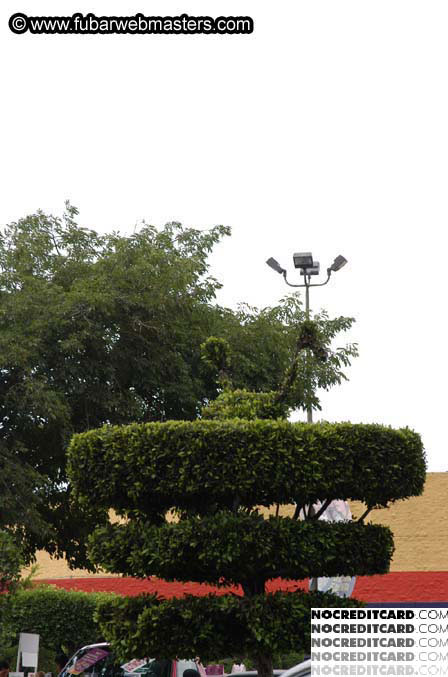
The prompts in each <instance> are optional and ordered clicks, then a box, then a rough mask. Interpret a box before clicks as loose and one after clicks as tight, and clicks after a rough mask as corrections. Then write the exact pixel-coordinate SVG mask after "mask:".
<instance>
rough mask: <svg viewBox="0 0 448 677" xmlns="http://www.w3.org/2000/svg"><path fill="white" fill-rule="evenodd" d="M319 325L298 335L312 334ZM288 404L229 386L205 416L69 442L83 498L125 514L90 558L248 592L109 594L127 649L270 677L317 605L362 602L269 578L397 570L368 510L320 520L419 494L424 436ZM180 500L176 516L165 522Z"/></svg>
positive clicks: (93, 542)
mask: <svg viewBox="0 0 448 677" xmlns="http://www.w3.org/2000/svg"><path fill="white" fill-rule="evenodd" d="M315 330H316V327H314V329H311V327H308V329H307V330H306V331H305V332H304V334H302V340H303V339H304V338H305V337H308V339H310V337H312V336H314V338H316V336H317V334H316V331H315ZM308 339H307V340H308ZM315 347H318V346H315ZM317 352H318V353H319V351H317ZM218 354H219V356H220V358H222V354H221V352H220V351H218ZM221 363H222V360H221ZM285 406H286V405H285V404H284V402H282V401H281V399H280V398H278V397H276V393H275V392H270V393H255V394H254V393H246V394H245V393H244V392H242V391H241V390H236V391H235V392H233V393H232V392H230V391H228V390H227V391H224V392H223V393H222V395H220V396H219V398H218V401H217V402H216V403H212V404H211V405H210V407H209V409H208V411H207V409H206V410H204V416H203V418H202V420H199V421H191V422H188V421H167V422H164V423H147V424H138V423H136V424H132V425H130V426H104V427H103V428H100V429H97V430H91V431H89V432H86V433H83V434H78V435H76V436H74V438H73V439H72V442H71V444H70V449H69V475H70V478H71V481H72V483H73V486H74V488H75V493H76V497H77V500H78V501H79V503H80V504H81V505H84V504H87V503H89V504H90V503H91V502H92V501H93V502H94V503H95V505H96V506H97V507H98V509H110V508H113V509H114V510H115V511H117V512H118V513H119V514H120V515H121V516H122V517H123V518H124V519H123V521H122V522H121V523H115V524H107V525H104V526H102V527H99V528H97V529H96V530H95V531H94V533H93V535H92V536H91V537H90V540H89V547H90V554H91V557H92V559H93V560H94V561H95V562H97V563H98V564H101V566H103V567H104V568H105V569H107V570H109V571H111V572H115V573H122V574H126V575H131V576H140V577H146V576H149V575H155V576H157V577H160V578H163V579H165V580H177V581H184V582H185V581H197V582H200V583H210V584H214V585H217V586H220V587H224V588H225V587H227V586H229V585H234V584H236V585H240V586H241V589H242V593H243V595H242V596H238V595H234V594H224V595H222V596H217V595H209V596H207V597H200V598H196V597H192V596H188V597H186V598H184V599H174V600H169V601H166V600H163V599H159V598H157V597H156V596H142V597H140V598H137V599H132V600H126V599H120V600H114V601H112V602H107V603H104V604H103V605H101V606H100V608H99V622H100V627H101V629H102V631H103V633H104V635H105V636H106V638H107V639H109V640H110V641H111V642H112V643H113V645H114V647H115V649H116V650H117V652H118V653H119V655H121V656H122V657H123V658H124V657H125V656H126V655H151V656H156V657H160V658H168V657H170V656H173V655H186V656H188V655H190V656H191V655H196V654H198V655H201V656H203V657H211V656H214V655H219V654H221V655H228V654H229V653H233V654H234V655H244V656H249V657H251V658H252V659H253V660H254V661H255V663H256V666H257V669H258V672H259V674H260V676H261V677H268V676H269V677H270V675H271V674H272V657H273V655H275V654H278V653H280V652H289V651H292V650H295V651H299V650H301V649H309V639H310V638H309V627H310V625H309V621H310V608H311V607H312V606H354V605H357V604H359V603H358V602H356V601H355V600H342V599H341V598H339V597H336V596H335V595H331V594H326V595H324V594H322V593H300V592H289V593H286V592H277V593H275V594H267V593H266V583H267V581H269V580H272V579H275V578H277V577H281V578H283V579H290V580H297V579H302V578H306V577H309V576H312V577H318V576H336V575H348V576H351V575H356V574H361V575H372V574H378V573H385V572H387V571H388V568H389V563H390V559H391V557H392V553H393V539H392V534H391V532H390V530H389V529H388V528H387V527H383V526H378V525H374V524H365V523H364V518H365V516H366V515H363V516H361V518H360V520H358V521H357V522H345V523H335V524H332V523H328V522H321V521H318V518H319V517H320V514H321V511H323V509H324V506H325V505H328V502H329V501H331V500H333V499H344V500H347V499H354V500H362V501H364V502H365V503H366V504H367V510H370V509H372V508H374V507H375V506H387V505H388V504H389V503H391V502H393V501H396V500H399V499H403V498H407V497H409V496H413V495H418V494H420V493H421V492H422V490H423V484H424V477H425V459H424V454H423V449H422V444H421V440H420V438H419V436H418V435H417V434H416V433H414V432H412V431H410V430H408V429H403V430H393V429H391V428H386V427H383V426H380V425H351V424H349V423H341V424H330V423H325V424H324V423H321V424H303V423H295V424H294V423H290V422H288V421H286V420H284V419H282V418H281V415H282V413H283V415H284V414H285V409H284V407H285ZM282 408H283V409H282ZM235 415H236V416H237V417H234V418H230V417H231V416H235ZM242 416H244V418H242ZM261 416H275V418H264V419H263V418H261ZM319 499H321V500H323V501H324V505H323V506H322V509H321V510H319V511H318V512H317V513H316V514H312V513H311V511H309V510H307V509H306V508H307V506H310V505H313V504H315V503H316V501H317V500H319ZM276 503H295V504H296V506H297V509H296V511H295V514H294V516H293V517H280V516H271V517H269V518H268V519H265V518H264V517H263V516H262V515H261V514H260V513H259V511H258V506H264V507H267V508H270V507H271V506H273V505H274V504H276ZM172 510H174V511H175V513H176V515H177V521H175V522H173V521H167V519H166V515H167V513H168V511H172ZM303 511H304V512H305V520H302V519H300V514H301V513H302V512H303Z"/></svg>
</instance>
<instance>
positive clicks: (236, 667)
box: [232, 660, 246, 673]
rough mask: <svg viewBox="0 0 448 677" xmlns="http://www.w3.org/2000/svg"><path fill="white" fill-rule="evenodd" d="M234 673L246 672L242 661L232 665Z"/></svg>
mask: <svg viewBox="0 0 448 677" xmlns="http://www.w3.org/2000/svg"><path fill="white" fill-rule="evenodd" d="M235 672H246V666H245V665H244V663H243V661H240V660H238V661H235V663H234V664H233V665H232V673H235Z"/></svg>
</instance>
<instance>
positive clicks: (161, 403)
mask: <svg viewBox="0 0 448 677" xmlns="http://www.w3.org/2000/svg"><path fill="white" fill-rule="evenodd" d="M76 215H77V211H76V209H75V208H74V207H71V206H70V205H67V208H66V211H65V214H64V216H63V218H58V217H54V216H50V215H45V214H43V213H41V212H38V213H37V214H34V215H31V216H29V217H26V218H24V219H21V220H20V221H18V222H17V223H13V224H11V225H9V226H7V227H6V228H5V229H4V230H3V232H2V236H1V238H0V365H1V366H0V421H1V426H0V465H1V466H2V468H3V470H4V472H3V474H2V487H3V488H2V489H1V490H0V526H4V527H6V528H9V529H11V530H12V531H15V533H16V535H18V533H19V532H20V533H22V536H23V538H22V545H23V546H24V547H25V548H26V554H27V555H28V557H30V556H31V555H32V554H33V553H34V551H35V549H36V548H39V547H45V548H46V549H47V550H48V551H49V552H52V553H55V554H62V553H65V555H66V556H67V559H68V560H69V562H70V563H71V564H78V565H85V564H87V560H86V559H85V552H84V547H83V542H84V540H85V537H86V535H87V534H88V533H89V532H90V531H91V529H92V527H93V525H94V524H96V523H97V522H98V521H101V520H103V521H104V520H105V519H106V516H105V514H99V513H97V512H95V511H92V510H89V509H85V510H84V511H83V514H82V515H81V514H77V513H76V512H74V511H73V510H72V509H71V508H70V507H69V498H70V485H69V484H68V483H67V477H66V472H65V454H66V448H67V444H68V441H69V439H70V437H71V435H72V434H73V433H74V432H79V431H83V430H88V429H89V428H92V427H95V426H98V425H101V424H103V423H106V422H110V423H127V422H130V421H153V420H163V419H165V418H186V419H191V418H194V417H195V416H196V413H197V410H198V407H199V406H200V403H201V401H202V399H203V398H204V397H206V396H207V395H209V396H210V395H213V393H214V392H215V391H216V388H215V384H214V383H213V381H212V380H210V379H209V380H207V377H206V376H204V374H202V372H201V369H202V367H201V360H200V354H199V345H200V343H201V342H202V341H203V340H204V339H205V338H206V337H207V336H208V335H209V334H210V332H211V330H212V323H213V315H214V311H213V309H212V306H211V302H212V300H213V298H214V294H215V291H216V289H217V288H218V287H219V286H220V285H219V284H218V282H217V281H216V280H215V279H214V278H213V277H211V276H209V275H208V272H207V271H208V266H207V256H208V254H209V252H210V251H211V249H212V248H213V246H214V245H215V244H216V243H217V242H218V241H219V240H220V239H221V237H223V236H224V235H226V234H227V233H228V232H229V231H228V229H227V228H224V227H215V228H212V229H210V230H209V231H205V232H200V231H197V230H194V229H185V228H182V226H180V225H179V224H176V223H171V224H167V225H166V226H165V228H163V229H162V230H161V231H157V230H156V229H155V228H153V227H152V226H149V225H143V226H142V228H141V229H140V231H139V232H138V233H136V234H135V235H133V236H131V237H124V236H120V235H118V234H116V233H114V234H111V235H105V236H100V235H98V234H97V233H95V232H94V231H91V230H87V229H84V228H81V227H80V226H78V225H77V223H76V220H75V219H76ZM30 471H33V473H34V475H32V474H30ZM25 477H28V480H29V481H28V486H27V487H26V491H22V490H19V492H17V491H13V492H11V491H9V490H8V487H11V488H13V487H17V486H18V483H20V482H22V484H23V483H24V482H25ZM33 482H34V486H33V487H32V488H31V489H30V486H29V485H33ZM23 488H24V487H23ZM11 494H12V495H14V496H16V498H17V497H19V496H21V499H20V500H21V502H22V504H23V503H25V504H28V505H29V506H33V507H36V505H35V504H36V501H38V500H39V497H40V498H41V501H40V516H41V519H42V520H44V522H46V523H47V525H48V530H47V531H43V530H42V529H35V528H33V525H32V524H31V523H30V520H29V510H28V511H27V510H25V511H22V512H21V515H19V512H20V510H19V508H20V506H19V505H18V498H17V500H16V504H15V508H14V510H15V513H14V510H13V506H12V503H11ZM13 513H14V514H15V516H14V514H13ZM25 513H27V514H25ZM18 527H20V528H19V529H18Z"/></svg>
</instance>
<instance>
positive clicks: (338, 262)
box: [328, 254, 347, 273]
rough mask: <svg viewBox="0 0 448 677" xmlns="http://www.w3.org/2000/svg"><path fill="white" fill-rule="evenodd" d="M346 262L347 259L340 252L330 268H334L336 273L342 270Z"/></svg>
mask: <svg viewBox="0 0 448 677" xmlns="http://www.w3.org/2000/svg"><path fill="white" fill-rule="evenodd" d="M346 263H347V259H345V258H344V257H343V256H341V255H340V254H339V256H336V258H335V260H334V261H333V263H332V264H331V266H330V267H329V269H328V270H332V271H333V272H334V273H336V272H337V271H338V270H341V268H343V267H344V266H345V264H346Z"/></svg>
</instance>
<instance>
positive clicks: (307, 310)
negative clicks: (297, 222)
mask: <svg viewBox="0 0 448 677" xmlns="http://www.w3.org/2000/svg"><path fill="white" fill-rule="evenodd" d="M304 278H305V317H306V319H307V320H309V319H310V281H311V278H310V277H308V279H307V276H306V275H304ZM306 353H307V354H306V360H307V362H308V365H307V371H308V376H310V371H309V360H310V357H311V356H310V351H309V348H308V350H307V351H306ZM306 421H307V423H312V422H313V408H312V406H311V405H310V404H308V406H307V408H306Z"/></svg>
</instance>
